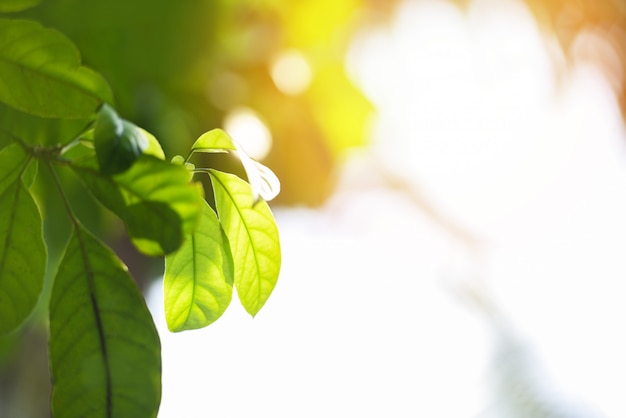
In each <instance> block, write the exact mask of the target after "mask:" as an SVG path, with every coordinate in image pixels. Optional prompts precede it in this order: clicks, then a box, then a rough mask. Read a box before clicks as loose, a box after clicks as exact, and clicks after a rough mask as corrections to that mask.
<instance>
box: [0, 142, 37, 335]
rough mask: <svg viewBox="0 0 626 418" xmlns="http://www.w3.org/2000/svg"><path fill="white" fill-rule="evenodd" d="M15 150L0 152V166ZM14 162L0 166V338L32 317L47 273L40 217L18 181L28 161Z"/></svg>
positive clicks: (27, 192) (28, 193) (30, 198)
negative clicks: (30, 315)
mask: <svg viewBox="0 0 626 418" xmlns="http://www.w3.org/2000/svg"><path fill="white" fill-rule="evenodd" d="M16 146H17V145H12V146H9V147H7V148H5V149H4V150H2V152H0V163H4V162H7V161H6V160H7V156H15V157H17V156H18V155H17V154H18V153H17V151H18V150H21V149H20V148H19V146H18V148H15V147H16ZM15 161H19V165H18V164H11V165H10V166H5V165H3V164H0V170H1V171H0V178H1V179H2V180H1V184H0V190H1V192H0V237H2V238H1V239H0V335H1V334H6V333H8V332H10V331H13V330H14V329H16V328H17V327H18V326H19V325H20V324H21V323H22V322H24V320H25V319H26V318H27V317H28V315H29V314H30V313H31V311H32V310H33V308H34V307H35V305H36V303H37V300H38V298H39V293H40V292H41V289H42V286H43V279H44V275H45V270H46V258H47V254H46V246H45V244H44V241H43V232H42V221H41V215H40V213H39V209H38V208H37V204H36V203H35V201H34V200H33V197H32V196H31V194H30V192H29V191H28V189H27V187H26V186H25V185H24V184H23V182H22V181H21V180H20V175H21V174H22V173H23V172H24V170H25V168H26V164H27V163H28V159H26V160H24V159H18V158H16V160H15ZM7 170H10V172H9V173H7ZM26 171H28V170H26ZM28 181H30V179H28Z"/></svg>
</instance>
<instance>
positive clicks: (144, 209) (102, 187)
mask: <svg viewBox="0 0 626 418" xmlns="http://www.w3.org/2000/svg"><path fill="white" fill-rule="evenodd" d="M74 169H75V170H76V171H77V173H78V174H79V176H80V177H81V178H82V180H83V181H84V182H85V184H86V185H87V186H88V188H89V190H90V191H91V192H92V193H93V194H94V196H95V197H96V198H97V199H98V200H100V202H102V204H104V206H106V207H107V208H109V209H110V210H112V211H113V212H114V213H115V214H117V216H119V217H120V218H121V219H122V220H123V221H124V222H125V223H126V226H127V228H128V232H129V235H130V236H131V238H132V240H133V243H134V244H135V245H136V246H137V248H138V249H139V250H140V251H142V252H143V253H144V254H147V255H154V256H158V255H163V254H168V253H171V252H173V251H175V250H176V249H177V248H178V247H180V245H181V244H182V242H183V238H184V237H185V235H187V234H190V233H191V232H192V231H193V229H194V228H195V226H196V222H197V220H198V217H199V216H200V212H201V209H202V204H203V201H204V200H203V197H202V189H201V188H200V187H199V185H197V184H195V183H189V173H188V171H187V170H186V169H185V168H184V167H181V166H176V165H173V164H170V163H168V162H165V161H163V160H160V159H157V158H155V157H152V156H149V155H142V156H141V157H140V158H139V159H138V160H137V161H136V162H135V163H134V164H133V165H132V167H131V168H130V169H128V170H127V171H125V172H124V173H121V174H118V175H115V176H112V177H108V176H103V175H102V174H101V173H99V172H97V171H96V170H94V169H92V168H87V167H80V166H74Z"/></svg>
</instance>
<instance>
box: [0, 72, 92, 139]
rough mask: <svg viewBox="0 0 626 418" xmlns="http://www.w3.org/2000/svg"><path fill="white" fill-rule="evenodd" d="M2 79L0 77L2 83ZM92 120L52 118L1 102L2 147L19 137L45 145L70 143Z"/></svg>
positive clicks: (0, 136)
mask: <svg viewBox="0 0 626 418" xmlns="http://www.w3.org/2000/svg"><path fill="white" fill-rule="evenodd" d="M1 83H2V80H1V78H0V84H1ZM89 122H90V119H89V118H84V119H50V118H43V117H39V116H35V115H31V114H29V113H24V112H21V111H19V110H17V109H15V108H13V107H10V106H8V105H6V104H4V103H2V102H0V148H2V147H3V146H4V145H8V144H9V143H11V142H13V141H15V139H16V138H19V139H20V140H21V141H22V142H24V143H27V144H30V145H32V144H41V145H44V146H50V145H56V144H58V143H68V142H70V141H71V140H72V139H74V138H75V137H76V136H77V135H78V134H79V133H80V131H81V130H83V129H84V128H85V126H87V124H88V123H89Z"/></svg>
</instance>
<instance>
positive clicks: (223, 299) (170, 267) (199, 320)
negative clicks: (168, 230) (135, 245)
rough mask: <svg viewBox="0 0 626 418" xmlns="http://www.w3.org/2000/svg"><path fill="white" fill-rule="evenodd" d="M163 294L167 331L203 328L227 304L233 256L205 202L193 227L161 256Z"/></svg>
mask: <svg viewBox="0 0 626 418" xmlns="http://www.w3.org/2000/svg"><path fill="white" fill-rule="evenodd" d="M163 293H164V301H165V319H166V321H167V327H168V328H169V329H170V331H183V330H190V329H197V328H202V327H205V326H207V325H209V324H211V323H212V322H214V321H215V320H217V319H218V318H219V317H220V316H222V314H223V313H224V311H225V310H226V308H227V307H228V305H229V304H230V301H231V298H232V293H233V259H232V255H231V253H230V249H229V246H228V238H226V236H225V235H224V233H223V231H222V227H221V226H220V223H219V221H218V220H217V217H216V215H215V212H213V210H212V209H211V208H210V207H209V205H208V204H206V203H205V204H204V205H203V211H202V216H201V217H200V220H199V222H198V226H197V227H196V230H195V231H194V232H193V233H192V234H190V235H189V236H188V237H187V238H186V239H185V242H184V243H183V245H182V246H181V247H180V248H179V249H178V251H176V252H174V253H172V254H170V255H168V256H167V257H165V278H164V281H163Z"/></svg>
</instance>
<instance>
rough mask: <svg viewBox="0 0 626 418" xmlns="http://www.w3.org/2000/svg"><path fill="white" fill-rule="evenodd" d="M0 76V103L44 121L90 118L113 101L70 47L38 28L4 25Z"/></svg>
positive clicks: (15, 22)
mask: <svg viewBox="0 0 626 418" xmlns="http://www.w3.org/2000/svg"><path fill="white" fill-rule="evenodd" d="M0 74H2V77H1V78H0V101H2V102H4V103H6V104H8V105H9V106H13V107H15V108H16V109H19V110H21V111H23V112H27V113H32V114H35V115H39V116H43V117H57V118H82V117H88V116H90V115H92V114H93V113H94V112H95V110H96V108H97V107H98V106H99V105H100V104H101V103H103V102H111V101H112V96H111V90H110V88H109V86H108V84H107V83H106V81H105V80H104V79H103V78H102V76H100V75H99V74H97V73H96V72H94V71H92V70H90V69H88V68H86V67H82V66H81V65H80V54H79V52H78V50H77V49H76V47H75V46H74V45H73V44H72V42H71V41H70V40H69V39H67V38H66V37H65V36H64V35H63V34H61V33H60V32H58V31H56V30H54V29H48V28H44V27H42V26H41V25H40V24H39V23H37V22H32V21H27V20H9V19H0Z"/></svg>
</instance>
